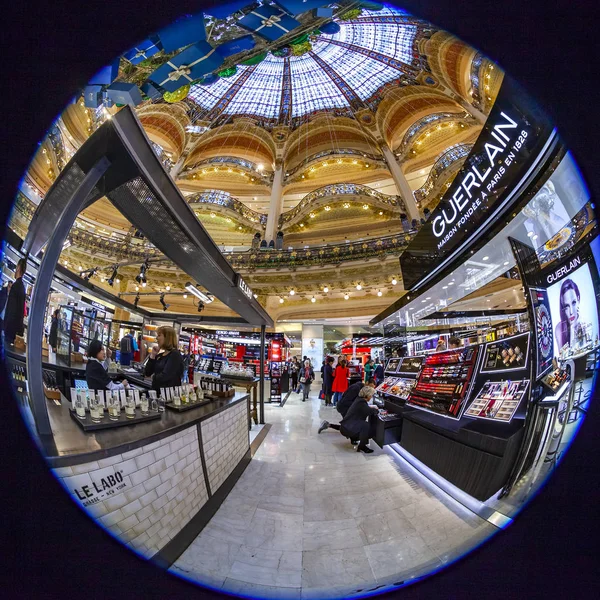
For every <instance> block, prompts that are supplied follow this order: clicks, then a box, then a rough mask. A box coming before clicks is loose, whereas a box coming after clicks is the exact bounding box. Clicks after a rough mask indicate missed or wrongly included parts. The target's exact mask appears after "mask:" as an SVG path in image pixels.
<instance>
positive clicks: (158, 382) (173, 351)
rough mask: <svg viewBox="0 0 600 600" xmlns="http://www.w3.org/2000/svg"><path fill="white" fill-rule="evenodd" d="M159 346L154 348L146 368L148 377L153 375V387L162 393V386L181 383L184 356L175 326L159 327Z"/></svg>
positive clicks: (157, 331)
mask: <svg viewBox="0 0 600 600" xmlns="http://www.w3.org/2000/svg"><path fill="white" fill-rule="evenodd" d="M156 341H157V342H158V345H157V346H154V347H153V348H152V351H151V353H150V356H149V357H148V362H147V363H146V367H145V369H144V373H145V375H146V376H147V377H149V376H150V375H153V377H152V389H153V390H156V392H157V393H160V388H167V387H176V386H179V385H181V378H182V376H183V358H182V357H181V353H180V352H179V350H178V343H177V333H176V332H175V329H173V327H167V326H163V327H159V328H158V329H157V330H156Z"/></svg>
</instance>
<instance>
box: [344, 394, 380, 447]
mask: <svg viewBox="0 0 600 600" xmlns="http://www.w3.org/2000/svg"><path fill="white" fill-rule="evenodd" d="M374 394H375V390H374V389H373V388H372V387H370V386H368V385H365V386H364V387H363V388H362V389H361V390H360V392H359V393H358V398H357V399H356V400H355V401H354V403H353V404H352V406H351V407H350V408H349V409H348V412H347V413H346V416H345V417H344V418H343V419H342V421H341V422H340V433H341V434H342V435H343V436H344V437H347V438H348V439H349V440H350V441H355V440H358V442H359V443H358V448H357V450H358V451H359V452H364V453H365V454H371V452H373V450H371V448H369V447H368V446H367V444H368V443H369V438H370V437H371V424H370V423H369V422H368V421H367V419H368V418H369V417H370V416H371V415H375V414H377V412H378V409H377V407H376V406H369V404H368V402H369V400H370V399H371V398H372V397H373V395H374Z"/></svg>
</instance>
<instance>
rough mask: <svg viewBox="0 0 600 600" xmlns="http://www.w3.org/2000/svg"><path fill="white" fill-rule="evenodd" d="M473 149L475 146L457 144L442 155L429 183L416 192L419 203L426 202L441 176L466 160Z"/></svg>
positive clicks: (437, 161)
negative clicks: (451, 167)
mask: <svg viewBox="0 0 600 600" xmlns="http://www.w3.org/2000/svg"><path fill="white" fill-rule="evenodd" d="M472 147H473V144H456V145H455V146H451V147H450V148H448V150H446V151H445V152H444V153H443V154H441V155H440V156H439V157H438V158H437V160H436V161H435V163H434V164H433V167H431V171H430V172H429V176H428V177H427V181H425V183H424V184H423V185H422V186H421V187H420V188H419V189H418V190H415V191H414V194H415V198H416V199H417V200H418V201H419V202H423V201H425V199H426V198H427V197H428V196H429V195H430V194H431V192H432V191H433V189H434V188H435V186H436V184H437V183H438V182H439V180H440V176H441V175H442V174H443V173H444V172H445V171H446V170H447V169H448V168H449V167H450V166H452V165H455V166H458V165H456V163H457V162H458V161H464V159H465V158H467V156H468V155H469V152H471V148H472ZM461 165H462V162H461Z"/></svg>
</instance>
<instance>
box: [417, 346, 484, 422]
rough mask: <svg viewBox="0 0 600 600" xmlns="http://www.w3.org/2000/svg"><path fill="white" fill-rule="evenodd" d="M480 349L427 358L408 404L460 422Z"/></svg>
mask: <svg viewBox="0 0 600 600" xmlns="http://www.w3.org/2000/svg"><path fill="white" fill-rule="evenodd" d="M478 350H479V348H478V347H477V346H475V347H469V348H464V349H461V350H456V351H449V352H442V353H438V354H432V355H430V356H428V357H427V358H426V360H425V364H424V365H423V368H422V371H421V374H420V376H419V379H418V381H417V384H416V386H415V388H414V389H413V390H412V392H411V393H410V396H409V398H408V401H407V404H410V405H411V406H414V407H416V408H421V409H424V410H428V411H430V412H433V413H437V414H440V415H443V416H445V417H452V418H454V419H458V418H460V413H461V410H462V407H463V403H464V399H465V396H466V391H467V390H468V388H469V386H470V383H471V380H472V377H473V371H474V366H475V362H476V359H477V353H478Z"/></svg>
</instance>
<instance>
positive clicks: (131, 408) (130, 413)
mask: <svg viewBox="0 0 600 600" xmlns="http://www.w3.org/2000/svg"><path fill="white" fill-rule="evenodd" d="M125 416H126V417H127V418H128V419H135V401H134V400H133V398H129V399H128V400H127V404H126V405H125Z"/></svg>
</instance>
